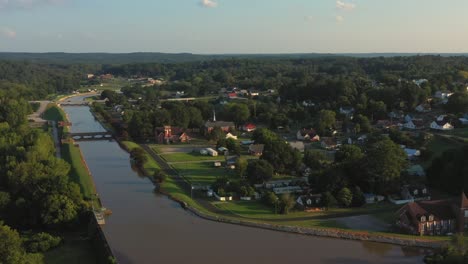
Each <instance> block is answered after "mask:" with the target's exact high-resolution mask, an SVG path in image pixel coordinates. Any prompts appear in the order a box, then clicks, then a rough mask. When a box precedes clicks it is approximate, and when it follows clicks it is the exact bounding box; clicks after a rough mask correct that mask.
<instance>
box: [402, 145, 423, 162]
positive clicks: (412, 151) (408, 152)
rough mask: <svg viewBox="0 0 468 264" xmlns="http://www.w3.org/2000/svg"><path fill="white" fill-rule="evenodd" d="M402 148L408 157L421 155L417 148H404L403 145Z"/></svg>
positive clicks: (412, 157)
mask: <svg viewBox="0 0 468 264" xmlns="http://www.w3.org/2000/svg"><path fill="white" fill-rule="evenodd" d="M402 148H403V150H404V151H405V153H406V155H407V156H408V159H414V158H416V157H419V156H421V151H419V150H417V149H410V148H405V147H404V146H403V147H402Z"/></svg>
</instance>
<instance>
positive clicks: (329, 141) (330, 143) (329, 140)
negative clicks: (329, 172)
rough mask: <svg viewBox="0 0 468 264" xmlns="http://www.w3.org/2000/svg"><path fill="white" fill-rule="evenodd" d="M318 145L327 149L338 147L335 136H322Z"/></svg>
mask: <svg viewBox="0 0 468 264" xmlns="http://www.w3.org/2000/svg"><path fill="white" fill-rule="evenodd" d="M320 145H321V146H322V148H324V149H327V150H333V149H336V148H337V147H338V142H337V140H336V139H335V138H333V137H323V138H322V140H321V142H320Z"/></svg>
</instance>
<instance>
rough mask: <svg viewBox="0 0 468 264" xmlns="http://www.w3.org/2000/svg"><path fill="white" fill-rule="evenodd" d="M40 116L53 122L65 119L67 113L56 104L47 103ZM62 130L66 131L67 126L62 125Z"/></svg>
mask: <svg viewBox="0 0 468 264" xmlns="http://www.w3.org/2000/svg"><path fill="white" fill-rule="evenodd" d="M42 118H44V119H45V120H51V121H55V122H60V121H67V115H66V114H65V112H64V111H63V110H62V109H61V108H60V107H58V106H57V105H56V104H49V105H48V106H47V109H46V110H45V112H44V114H43V117H42ZM62 132H65V133H67V132H68V127H63V130H62Z"/></svg>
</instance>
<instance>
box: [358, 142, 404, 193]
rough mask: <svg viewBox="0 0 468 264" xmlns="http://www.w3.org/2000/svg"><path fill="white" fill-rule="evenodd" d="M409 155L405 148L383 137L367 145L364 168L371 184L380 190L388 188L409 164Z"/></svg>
mask: <svg viewBox="0 0 468 264" xmlns="http://www.w3.org/2000/svg"><path fill="white" fill-rule="evenodd" d="M406 158H407V156H406V153H405V152H404V151H403V149H402V148H401V147H400V146H399V145H397V144H395V143H394V142H393V141H391V140H390V139H389V138H385V137H383V138H382V139H381V140H379V141H377V142H374V143H371V144H370V145H369V146H368V147H367V155H366V158H365V159H364V168H365V170H366V172H367V175H368V177H369V178H368V181H369V183H370V185H371V186H373V187H374V188H377V189H378V191H382V189H388V188H389V187H391V186H390V185H391V184H392V183H394V182H395V181H397V180H398V179H399V178H400V174H401V172H402V171H403V170H404V169H405V168H406V167H407V166H408V162H407V160H406Z"/></svg>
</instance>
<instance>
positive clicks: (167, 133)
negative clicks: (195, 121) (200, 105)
mask: <svg viewBox="0 0 468 264" xmlns="http://www.w3.org/2000/svg"><path fill="white" fill-rule="evenodd" d="M155 135H156V141H157V142H158V144H170V143H187V142H190V140H191V139H192V138H191V137H190V136H189V135H188V134H187V133H186V132H185V129H183V128H180V127H171V126H164V127H157V128H156V129H155Z"/></svg>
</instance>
